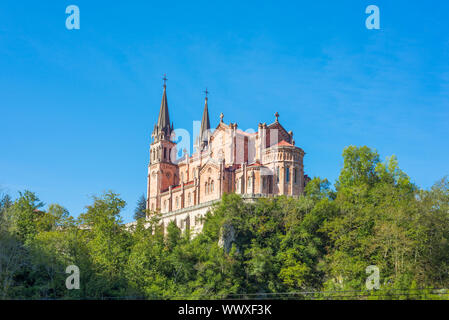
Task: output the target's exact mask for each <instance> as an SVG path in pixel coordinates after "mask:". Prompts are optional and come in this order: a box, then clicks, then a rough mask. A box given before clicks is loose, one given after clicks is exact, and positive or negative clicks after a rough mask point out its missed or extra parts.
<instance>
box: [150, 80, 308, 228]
mask: <svg viewBox="0 0 449 320" xmlns="http://www.w3.org/2000/svg"><path fill="white" fill-rule="evenodd" d="M223 119H224V116H223V114H221V115H220V120H219V123H218V125H217V126H216V127H215V129H214V130H211V126H210V119H209V109H208V97H207V91H206V98H205V105H204V110H203V116H202V121H201V129H200V133H199V136H198V137H197V138H196V141H195V146H194V147H195V151H194V152H193V154H192V155H189V154H188V153H186V152H184V154H183V156H182V157H181V158H179V159H178V158H177V154H178V150H177V149H176V143H175V142H174V138H175V135H174V128H173V123H170V117H169V110H168V102H167V92H166V84H164V91H163V95H162V102H161V107H160V111H159V117H158V121H157V123H156V124H155V126H154V130H153V133H152V142H151V146H150V163H149V166H148V184H147V209H148V210H149V211H150V212H160V213H161V215H162V221H161V223H162V224H163V226H164V227H165V228H166V227H167V225H168V223H170V222H171V221H175V223H176V225H177V226H178V227H179V228H181V230H183V231H184V230H185V229H187V228H190V230H191V232H192V233H193V234H196V233H198V232H200V231H201V229H202V224H203V217H204V216H205V214H206V213H207V211H208V210H209V209H210V208H211V206H212V205H213V204H214V202H216V201H218V200H220V198H221V197H222V195H223V194H224V193H237V194H240V195H241V196H242V197H243V198H245V199H248V201H251V200H254V199H256V198H258V197H273V196H276V195H287V196H299V195H301V194H302V193H303V192H304V188H305V185H306V183H307V181H308V180H309V178H308V177H307V176H306V175H305V174H304V164H303V158H304V154H305V153H304V151H303V150H302V149H301V148H299V147H297V146H295V141H294V139H293V132H291V131H287V130H286V129H285V128H284V127H283V126H282V125H281V124H280V122H279V114H278V113H277V112H276V114H275V121H274V122H273V123H271V124H268V125H267V124H266V123H259V124H258V130H257V132H246V131H243V130H241V129H239V128H238V125H237V124H236V123H229V124H227V123H225V122H224V121H223Z"/></svg>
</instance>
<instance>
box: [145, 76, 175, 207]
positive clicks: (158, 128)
mask: <svg viewBox="0 0 449 320" xmlns="http://www.w3.org/2000/svg"><path fill="white" fill-rule="evenodd" d="M163 80H164V92H163V94H162V102H161V107H160V109H159V117H158V121H157V123H156V124H155V125H154V129H153V133H152V135H151V138H152V142H151V145H150V164H149V166H148V186H147V209H148V210H150V211H157V210H160V208H161V203H160V194H161V192H164V191H165V190H167V189H168V188H169V187H170V186H173V185H176V184H177V183H178V174H177V168H178V167H177V165H176V164H175V160H176V143H174V142H173V138H174V130H173V123H171V124H170V116H169V113H168V102H167V83H166V82H167V78H166V76H165V75H164V78H163Z"/></svg>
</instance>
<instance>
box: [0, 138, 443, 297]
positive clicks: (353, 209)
mask: <svg viewBox="0 0 449 320" xmlns="http://www.w3.org/2000/svg"><path fill="white" fill-rule="evenodd" d="M343 160H344V164H343V168H342V170H341V172H340V176H339V178H338V180H337V181H336V183H335V189H332V187H331V184H330V183H329V181H328V180H327V179H322V178H319V177H317V178H314V179H312V180H311V181H310V182H309V183H308V185H307V187H306V189H305V194H304V195H303V196H300V197H298V198H291V197H285V196H280V197H276V198H266V199H258V200H257V201H255V202H247V201H244V200H243V199H242V198H241V197H240V196H238V195H236V194H225V195H224V196H223V198H222V200H221V201H219V202H217V203H216V204H215V205H214V206H213V208H212V209H211V211H210V212H209V213H207V215H206V217H205V219H204V225H203V231H202V232H201V233H200V234H198V235H196V236H192V235H191V234H190V232H189V231H183V230H181V229H179V228H178V226H177V225H176V224H175V223H174V222H172V223H170V224H168V225H167V226H166V228H165V230H164V228H163V227H162V226H161V225H160V223H159V221H160V217H161V216H160V213H158V212H147V211H146V210H145V197H144V196H142V197H141V199H140V200H139V202H138V205H137V208H136V210H135V214H136V216H135V217H136V218H137V219H136V220H137V221H136V223H135V224H133V225H124V224H123V223H122V220H121V216H120V214H121V211H122V210H123V208H124V207H125V205H126V203H125V202H124V201H123V200H122V199H121V198H120V197H119V195H118V194H115V193H113V192H106V193H104V194H103V195H101V196H100V197H94V198H93V201H92V203H91V204H90V205H88V206H87V207H86V210H85V212H84V213H83V214H81V215H79V217H78V218H77V219H75V218H73V217H71V216H70V215H69V213H68V211H67V210H66V209H65V208H64V207H62V206H60V205H58V204H51V205H49V206H47V208H46V209H45V210H44V209H43V208H44V205H43V203H42V202H41V201H40V200H39V198H38V197H37V196H36V195H35V194H34V193H32V192H29V191H25V192H23V193H19V196H18V197H17V199H15V200H12V199H11V198H10V197H9V196H7V195H3V196H2V197H0V298H2V299H115V298H144V299H219V298H254V297H256V298H257V297H259V298H261V297H266V296H267V295H270V297H284V298H288V297H294V298H295V299H308V298H312V297H313V298H318V299H440V298H446V297H447V294H448V291H447V288H448V287H449V179H448V178H443V179H442V180H441V181H439V182H437V183H436V184H435V185H434V186H433V187H432V188H431V189H429V190H422V189H419V188H418V187H417V186H416V185H414V184H413V183H412V182H411V180H410V178H409V177H408V176H407V175H406V174H405V173H404V172H403V171H402V170H401V169H400V168H399V165H398V161H397V159H396V157H394V156H392V157H389V158H386V159H385V161H384V162H381V159H380V157H379V155H378V153H377V152H376V151H374V150H371V149H370V148H368V147H355V146H350V147H348V148H346V149H345V150H344V151H343ZM69 265H76V266H78V267H79V269H80V271H81V274H80V277H81V279H80V280H81V281H80V283H81V288H80V290H67V288H66V287H65V280H66V278H67V276H68V274H66V273H65V270H66V268H67V266H69ZM371 265H374V266H377V267H378V268H379V271H380V288H379V289H378V290H374V291H367V289H366V286H365V284H366V279H367V277H368V275H367V272H366V268H367V267H368V266H371Z"/></svg>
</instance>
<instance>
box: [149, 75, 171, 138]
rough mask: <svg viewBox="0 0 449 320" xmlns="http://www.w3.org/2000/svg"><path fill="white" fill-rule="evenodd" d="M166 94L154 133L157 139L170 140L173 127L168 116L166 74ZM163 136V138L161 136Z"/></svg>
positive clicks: (163, 96)
mask: <svg viewBox="0 0 449 320" xmlns="http://www.w3.org/2000/svg"><path fill="white" fill-rule="evenodd" d="M163 80H164V92H163V94H162V101H161V108H160V110H159V118H158V120H157V124H156V126H155V128H154V131H153V136H155V138H159V137H160V138H166V139H170V135H171V132H172V131H173V126H170V116H169V114H168V102H167V83H166V82H167V77H166V75H165V74H164V78H163ZM161 134H162V136H161Z"/></svg>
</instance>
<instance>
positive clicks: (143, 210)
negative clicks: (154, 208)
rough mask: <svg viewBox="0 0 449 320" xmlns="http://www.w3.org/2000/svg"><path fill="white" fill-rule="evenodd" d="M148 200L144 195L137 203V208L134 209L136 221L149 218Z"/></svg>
mask: <svg viewBox="0 0 449 320" xmlns="http://www.w3.org/2000/svg"><path fill="white" fill-rule="evenodd" d="M146 202H147V200H146V198H145V196H144V195H141V196H140V198H139V200H138V201H137V206H136V208H135V209H134V220H136V221H137V220H139V219H142V218H146V216H147V204H146Z"/></svg>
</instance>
